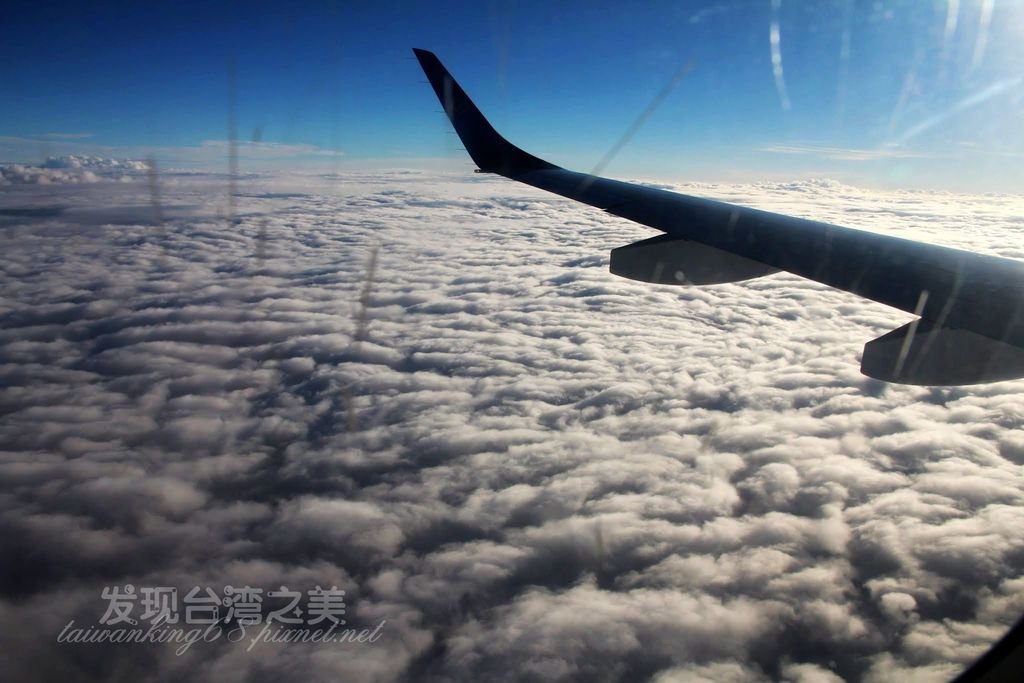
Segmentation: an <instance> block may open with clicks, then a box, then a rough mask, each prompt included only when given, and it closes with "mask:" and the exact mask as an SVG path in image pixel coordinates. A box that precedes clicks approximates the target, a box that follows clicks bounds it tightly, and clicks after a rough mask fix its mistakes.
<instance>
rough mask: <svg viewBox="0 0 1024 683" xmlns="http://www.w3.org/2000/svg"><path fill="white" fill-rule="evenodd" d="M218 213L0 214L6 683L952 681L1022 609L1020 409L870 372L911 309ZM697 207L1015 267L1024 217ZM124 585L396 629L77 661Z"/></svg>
mask: <svg viewBox="0 0 1024 683" xmlns="http://www.w3.org/2000/svg"><path fill="white" fill-rule="evenodd" d="M90 168H91V167H89V166H88V165H86V166H84V167H83V166H79V167H77V168H51V169H49V170H50V171H52V172H55V173H71V172H74V173H76V174H78V173H82V172H90V173H91V172H94V171H91V170H90ZM227 189H228V182H227V179H226V178H224V177H217V176H196V175H188V176H186V175H173V174H170V175H164V176H163V177H162V178H161V182H160V188H159V198H157V197H156V196H154V195H153V193H152V188H151V187H149V185H148V183H147V182H146V180H145V178H144V174H143V177H141V178H137V179H136V181H135V182H127V183H91V184H90V183H84V184H83V183H80V182H75V181H74V180H70V181H68V182H59V181H58V182H54V183H51V184H49V185H47V186H45V187H42V186H39V185H37V184H32V183H29V184H10V185H7V186H5V187H4V188H3V189H2V190H0V239H2V240H3V248H2V250H0V291H2V298H0V449H2V452H0V558H2V559H0V651H2V652H4V653H5V655H6V656H5V657H4V658H0V677H2V678H3V680H26V681H27V680H47V681H49V680H53V681H63V680H113V679H116V680H132V681H140V680H146V681H172V680H197V681H233V680H267V681H284V680H303V681H306V680H345V681H404V680H435V681H445V680H495V679H506V680H540V679H548V678H558V679H562V680H585V681H619V680H623V681H632V680H641V679H644V678H653V679H654V680H657V681H735V682H745V681H762V680H787V681H795V682H802V683H811V682H825V681H838V680H865V681H890V680H904V681H942V680H946V679H948V678H950V677H951V676H952V675H954V674H955V673H956V672H958V671H959V670H961V669H962V668H963V667H964V666H965V665H966V664H967V663H969V662H970V661H972V660H973V659H974V658H976V657H977V656H978V655H980V654H981V653H982V652H983V651H984V650H985V649H986V648H987V647H988V646H989V645H990V644H991V643H992V642H993V641H994V640H996V639H997V638H998V637H999V636H1000V635H1001V634H1002V633H1003V632H1004V631H1005V630H1006V629H1007V628H1008V627H1009V626H1010V625H1011V624H1012V623H1013V622H1014V621H1015V620H1016V619H1017V618H1019V617H1020V616H1021V614H1022V613H1024V574H1022V571H1021V568H1022V566H1024V505H1022V504H1024V477H1022V474H1024V471H1022V465H1024V432H1022V429H1021V428H1022V426H1024V394H1022V390H1024V382H1021V381H1017V382H1004V383H999V384H990V385H979V386H972V387H956V388H943V389H935V388H927V387H908V386H899V385H891V384H885V383H882V382H878V381H876V380H872V379H869V378H866V377H864V376H862V375H861V374H860V373H859V354H860V351H861V348H862V346H863V344H864V343H865V342H866V341H868V340H870V339H872V338H874V337H877V336H879V335H881V334H883V333H885V332H887V331H889V330H891V329H893V328H895V327H898V326H900V325H902V324H904V323H906V322H907V321H908V320H909V318H910V316H908V315H906V314H905V313H902V312H899V311H895V310H893V309H889V308H887V307H885V306H881V305H878V304H874V303H871V302H866V301H863V300H861V299H858V298H856V297H854V296H852V295H849V294H845V293H843V292H837V291H834V290H829V289H827V288H825V287H823V286H820V285H818V284H816V283H813V282H809V281H807V280H803V279H800V278H797V277H795V276H791V275H788V274H785V273H782V274H777V275H773V276H771V277H766V278H763V279H759V280H754V281H750V282H747V283H742V284H734V285H719V286H714V287H705V288H675V287H666V286H650V285H645V284H642V283H636V282H631V281H626V280H622V279H618V278H616V277H614V276H612V275H610V274H609V273H608V269H607V263H608V251H609V250H610V249H611V248H613V247H616V246H620V245H623V244H626V243H628V242H631V241H634V240H637V239H642V238H645V237H649V236H651V235H652V234H653V233H652V231H650V230H647V229H645V228H643V227H641V226H637V225H634V224H631V223H628V222H626V221H623V220H620V219H616V218H614V217H610V216H607V215H605V214H603V213H601V212H600V211H597V210H594V209H590V208H587V207H584V206H581V205H578V204H574V203H572V202H570V201H568V200H564V199H562V198H559V197H556V196H553V195H548V194H545V193H542V192H540V191H536V190H533V189H531V188H527V187H524V186H520V185H516V184H513V183H510V182H507V181H504V180H501V179H498V178H493V177H487V176H468V177H463V176H455V175H451V176H446V175H430V174H425V173H419V172H391V173H362V174H359V173H346V174H337V175H332V176H289V177H264V176H248V177H245V178H243V179H242V180H241V181H240V182H239V184H238V196H237V197H236V198H235V199H234V201H233V202H229V201H228V200H227ZM676 189H679V190H680V191H684V192H688V193H691V194H698V195H703V196H711V197H715V198H718V199H724V200H726V201H734V202H740V203H744V204H747V205H753V206H757V207H759V208H764V209H767V210H773V211H782V212H787V213H793V214H796V215H800V216H803V217H808V218H813V219H819V220H825V221H828V222H833V223H838V224H841V225H849V226H851V227H860V228H863V229H868V230H879V231H888V232H891V233H893V234H898V235H903V236H909V237H912V238H916V239H925V240H928V241H933V242H940V243H944V244H948V245H952V246H959V247H964V248H969V249H974V250H979V251H984V252H987V253H993V254H998V255H1003V256H1009V257H1016V258H1024V241H1022V239H1021V229H1022V228H1024V200H1022V198H1020V197H1010V196H963V195H955V194H944V193H926V192H880V191H867V190H861V189H857V188H852V187H849V186H845V185H840V184H837V183H834V182H829V181H820V182H812V181H800V182H793V183H774V184H763V185H735V186H726V185H698V184H690V185H681V186H678V187H677V188H676ZM126 584H132V585H133V586H174V587H177V588H178V590H179V593H180V594H181V595H184V594H185V593H186V592H187V591H188V590H190V589H191V588H192V587H193V586H197V585H198V586H212V587H214V588H215V589H217V590H220V589H221V588H222V587H224V586H226V585H233V586H242V585H249V586H257V587H262V588H263V589H265V590H271V589H275V588H277V587H280V586H283V585H284V586H288V587H289V588H293V589H299V590H303V591H305V590H310V589H313V588H314V587H315V586H325V587H326V586H336V587H338V588H339V589H344V590H345V591H346V603H347V606H348V614H347V618H348V621H349V625H352V626H356V627H364V626H366V627H373V626H374V625H376V624H379V623H380V622H381V621H382V620H383V621H384V622H385V624H384V626H383V628H382V631H381V633H382V635H381V637H380V638H379V640H377V641H376V642H373V643H344V644H336V645H328V644H313V643H292V644H285V643H277V644H261V645H260V646H259V647H254V648H252V649H247V647H246V644H245V643H242V642H239V643H228V642H226V641H225V639H220V640H218V641H216V642H212V643H197V644H196V645H195V647H192V648H190V649H189V650H188V651H187V652H185V653H183V654H181V655H178V654H176V652H175V649H174V647H173V646H171V645H167V644H147V645H142V644H111V643H107V644H83V643H58V642H57V636H58V634H59V633H60V632H61V630H62V628H64V626H65V625H66V624H67V623H68V622H69V620H71V619H74V620H75V621H76V622H77V623H80V624H93V625H95V624H96V622H97V620H98V619H99V617H100V616H101V615H102V614H103V610H104V606H105V602H104V601H103V600H102V599H101V592H102V590H103V588H104V587H109V586H124V585H126Z"/></svg>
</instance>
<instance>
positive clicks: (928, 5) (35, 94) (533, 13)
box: [0, 0, 1024, 192]
mask: <svg viewBox="0 0 1024 683" xmlns="http://www.w3.org/2000/svg"><path fill="white" fill-rule="evenodd" d="M773 37H774V39H773ZM411 47H424V48H427V49H430V50H433V51H434V52H436V53H437V54H438V56H439V57H440V58H441V59H442V61H444V62H445V64H446V65H447V66H448V67H449V69H450V70H451V71H452V72H453V74H454V75H455V77H456V78H457V79H459V81H460V82H461V83H462V85H463V86H464V87H465V88H466V90H467V91H468V92H469V93H470V95H471V96H472V97H473V98H474V99H475V100H476V101H477V103H478V104H479V105H480V107H481V108H482V109H483V111H484V112H485V114H487V115H488V116H489V117H490V118H491V120H492V122H493V123H494V124H495V126H496V127H497V128H498V129H499V130H500V131H502V133H504V134H505V136H506V137H508V138H510V139H511V140H513V141H514V142H516V143H517V144H519V145H520V146H522V147H524V148H526V149H528V150H530V151H532V152H534V153H537V154H540V155H543V156H546V157H548V158H550V159H551V160H552V161H554V162H556V163H559V164H562V165H565V166H568V167H572V168H576V169H579V170H591V169H593V168H594V167H595V165H596V164H597V163H598V162H599V161H600V160H601V158H602V157H603V156H604V155H605V154H606V153H607V152H608V150H609V149H611V148H612V146H613V145H614V144H615V143H616V141H618V140H619V138H620V137H621V136H622V135H623V133H624V132H625V131H626V130H627V129H628V128H629V127H630V125H631V124H632V123H633V122H634V121H635V120H636V118H637V117H638V116H639V115H640V113H641V112H642V111H643V110H644V109H645V108H646V107H647V106H648V104H649V103H650V102H651V101H652V99H653V98H655V96H656V95H657V94H658V93H659V92H660V91H662V90H663V89H664V88H665V87H666V84H668V83H669V82H670V81H672V79H673V76H674V75H675V74H677V73H678V72H679V70H680V69H687V70H686V73H685V75H684V76H683V77H682V78H680V79H679V80H678V83H677V84H676V86H675V87H674V88H673V89H672V90H671V92H670V93H669V95H668V96H667V97H666V98H665V99H664V100H663V101H662V102H661V104H660V106H659V107H658V108H657V109H656V111H654V113H653V114H652V115H651V116H650V117H649V118H648V119H647V120H646V121H645V123H644V125H643V126H642V127H641V128H640V130H639V132H638V133H637V134H636V135H635V136H634V137H633V138H632V139H631V140H630V141H629V143H628V144H627V145H625V147H624V148H623V149H622V151H621V153H619V154H618V155H617V156H616V157H615V158H614V159H612V160H611V162H610V163H609V164H608V165H607V167H606V168H605V170H604V172H605V174H607V175H612V176H619V177H630V176H634V177H635V176H645V177H661V178H673V179H680V180H702V179H706V180H740V181H751V180H761V179H772V180H778V179H788V178H797V177H807V176H815V177H833V178H838V179H840V180H845V181H848V182H855V183H860V184H866V185H888V186H892V185H896V186H907V187H944V188H949V189H964V190H978V189H991V190H994V191H1005V192H1021V191H1022V189H1021V188H1022V186H1024V185H1022V183H1024V171H1022V167H1024V132H1022V131H1021V126H1020V123H1019V122H1020V121H1022V120H1024V81H1022V75H1024V71H1022V69H1021V65H1022V64H1024V2H1008V1H1006V0H1002V1H1001V0H959V1H957V0H943V1H936V2H926V1H923V0H905V1H896V0H880V1H879V2H861V1H853V0H834V1H832V2H793V1H792V0H756V1H749V2H743V1H735V2H729V1H726V2H678V1H677V2H641V3H629V4H627V3H601V2H551V0H547V1H546V2H496V1H491V2H478V3H445V2H434V3H421V2H409V3H398V2H394V3H389V2H366V3H363V2H351V1H346V2H339V3H322V4H302V5H301V6H299V5H297V6H294V7H293V6H286V5H284V4H271V3H258V2H257V3H252V2H250V3H245V4H244V5H243V4H239V5H228V4H224V5H218V4H216V3H189V2H178V3H163V4H160V5H154V6H146V5H143V4H141V3H140V4H139V5H138V6H134V5H132V6H120V5H117V4H109V5H107V4H103V3H95V4H88V5H82V6H77V5H71V4H69V5H68V6H67V7H61V6H53V5H50V6H44V5H43V4H42V3H37V4H36V5H22V6H19V7H16V8H8V9H7V10H5V18H4V23H3V25H2V27H0V101H2V102H4V106H3V107H0V160H3V161H17V162H33V161H40V160H41V159H42V158H44V157H45V156H47V155H51V154H54V155H56V154H66V153H76V152H78V153H94V154H104V155H110V156H122V157H140V156H145V155H146V154H154V155H155V156H156V157H157V159H159V160H160V161H161V162H162V163H163V164H164V165H165V166H190V165H191V166H204V165H205V166H207V167H211V166H212V167H217V166H218V165H220V166H223V165H224V163H225V162H224V150H225V147H224V144H223V141H224V140H225V139H226V138H227V120H228V114H227V111H228V85H227V83H228V73H229V64H234V65H235V66H234V69H235V73H236V83H237V121H238V131H239V138H240V139H241V140H245V141H252V140H254V139H256V140H259V142H260V144H258V145H254V144H249V145H247V146H246V148H245V149H243V152H242V164H243V168H245V167H251V168H256V167H259V166H266V165H273V166H275V167H291V166H294V167H297V168H320V167H330V168H332V169H333V168H337V169H340V170H344V169H346V168H366V167H395V166H403V167H410V166H413V167H415V166H419V167H425V168H429V167H446V168H454V169H457V168H466V169H469V168H471V166H470V164H469V162H468V159H467V158H466V157H465V155H464V154H463V153H462V152H461V151H460V150H459V149H458V148H459V144H458V142H457V141H456V140H455V139H454V137H453V136H452V135H450V134H449V132H448V131H449V128H448V127H447V125H446V123H445V122H444V121H443V120H442V117H441V115H440V114H439V113H438V106H437V103H436V101H435V100H434V97H433V94H432V92H431V91H430V88H429V87H428V86H427V85H426V83H425V82H424V79H423V77H422V74H421V73H420V72H419V69H418V66H417V64H416V62H415V61H414V59H413V58H412V55H411V52H410V50H409V48H411Z"/></svg>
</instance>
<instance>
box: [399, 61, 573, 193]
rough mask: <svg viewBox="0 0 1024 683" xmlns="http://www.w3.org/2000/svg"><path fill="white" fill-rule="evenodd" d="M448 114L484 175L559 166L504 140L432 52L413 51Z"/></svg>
mask: <svg viewBox="0 0 1024 683" xmlns="http://www.w3.org/2000/svg"><path fill="white" fill-rule="evenodd" d="M413 53H414V54H415V55H416V59H418V60H419V62H420V66H421V67H423V72H424V73H425V74H426V75H427V79H429V80H430V85H431V87H433V88H434V92H435V93H436V94H437V99H439V100H441V106H442V107H444V112H445V114H447V115H448V118H449V119H450V120H451V122H452V125H453V126H454V127H455V132H456V133H458V135H459V138H461V139H462V144H464V145H465V146H466V151H467V152H469V156H471V157H472V158H473V161H475V162H476V165H477V166H478V167H479V168H480V170H481V171H485V172H488V173H497V174H499V175H503V176H505V177H508V178H513V177H515V176H517V175H519V174H522V173H527V172H529V171H540V170H545V169H557V168H558V166H555V165H554V164H551V163H548V162H547V161H544V160H543V159H539V158H537V157H535V156H533V155H532V154H529V153H527V152H524V151H523V150H521V149H519V148H518V147H516V146H515V145H513V144H512V143H511V142H509V141H508V140H506V139H505V138H503V137H501V135H499V134H498V131H496V130H494V127H493V126H492V125H491V124H490V123H489V122H488V121H487V119H486V118H484V115H483V114H481V113H480V110H479V109H477V108H476V105H475V104H473V100H471V99H469V95H467V94H466V91H465V90H463V89H462V88H461V87H460V86H459V84H458V83H457V82H456V81H455V79H454V78H452V75H451V74H450V73H448V70H447V69H445V68H444V65H443V64H441V60H439V59H438V58H437V57H436V56H435V55H434V53H433V52H428V51H427V50H420V49H417V48H413Z"/></svg>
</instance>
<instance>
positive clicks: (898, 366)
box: [860, 320, 1024, 386]
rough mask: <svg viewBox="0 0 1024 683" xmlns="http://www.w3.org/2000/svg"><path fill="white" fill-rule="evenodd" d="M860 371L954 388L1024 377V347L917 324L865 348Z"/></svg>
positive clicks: (923, 322)
mask: <svg viewBox="0 0 1024 683" xmlns="http://www.w3.org/2000/svg"><path fill="white" fill-rule="evenodd" d="M860 371H861V372H863V373H864V374H865V375H867V376H868V377H874V378H876V379H880V380H884V381H886V382H900V383H902V384H924V385H935V386H951V385H957V384H977V383H981V382H998V381H1000V380H1004V379H1014V378H1017V377H1021V376H1024V349H1021V348H1020V347H1018V346H1014V345H1012V344H1007V343H1006V342H1003V341H999V340H998V339H990V338H989V337H986V336H984V335H981V334H978V333H977V332H971V331H970V330H965V329H957V328H951V327H939V326H936V325H934V323H932V322H931V321H928V320H915V321H913V322H910V323H907V324H906V325H904V326H903V327H900V328H898V329H895V330H893V331H892V332H889V333H888V334H885V335H883V336H881V337H879V338H878V339H874V340H872V341H870V342H868V343H867V344H865V345H864V356H863V358H862V359H861V366H860Z"/></svg>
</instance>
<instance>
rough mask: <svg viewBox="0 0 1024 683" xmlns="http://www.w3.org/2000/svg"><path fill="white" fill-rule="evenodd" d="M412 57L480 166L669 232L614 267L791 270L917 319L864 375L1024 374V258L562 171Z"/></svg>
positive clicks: (955, 377) (939, 381)
mask: <svg viewBox="0 0 1024 683" xmlns="http://www.w3.org/2000/svg"><path fill="white" fill-rule="evenodd" d="M413 52H414V53H415V54H416V58H417V59H418V60H419V63H420V66H422V67H423V71H424V72H425V73H426V75H427V79H428V80H429V81H430V85H431V86H432V87H433V89H434V92H435V93H436V94H437V97H438V99H439V100H440V101H441V104H442V106H443V107H444V110H445V113H446V114H447V115H448V118H449V119H450V121H451V123H452V125H453V126H454V127H455V132H456V133H458V135H459V137H460V138H461V139H462V142H463V144H464V145H465V147H466V151H467V152H468V153H469V156H470V157H472V158H473V161H474V162H476V165H477V166H478V167H479V170H480V171H481V172H485V173H497V174H499V175H502V176H505V177H506V178H509V179H511V180H515V181H518V182H521V183H526V184H527V185H532V186H534V187H537V188H540V189H542V190H547V191H549V192H554V193H556V194H559V195H562V196H563V197H568V198H570V199H574V200H576V201H579V202H583V203H584V204H589V205H591V206H594V207H597V208H599V209H603V210H604V211H606V212H607V213H610V214H612V215H614V216H620V217H622V218H626V219H629V220H631V221H635V222H637V223H641V224H643V225H647V226H650V227H652V228H656V229H658V230H661V231H662V232H663V233H665V234H663V235H659V236H657V237H653V238H651V239H647V240H642V241H640V242H636V243H633V244H629V245H626V246H622V247H619V248H617V249H613V250H612V252H611V265H610V269H611V272H612V273H614V274H616V275H621V276H623V277H627V278H630V279H634V280H640V281H643V282H653V283H658V284H672V285H706V284H717V283H722V282H736V281H740V280H746V279H750V278H755V277H760V276H762V275H768V274H771V273H775V272H778V271H780V270H785V271H787V272H790V273H794V274H796V275H800V276H802V277H806V278H809V279H811V280H815V281H817V282H821V283H823V284H826V285H829V286H830V287H835V288H837V289H842V290H845V291H847V292H852V293H854V294H857V295H859V296H862V297H865V298H867V299H871V300H873V301H878V302H881V303H883V304H887V305H889V306H893V307H895V308H898V309H900V310H902V311H906V312H908V313H911V314H913V315H914V319H913V320H912V321H911V322H909V323H907V324H906V325H904V326H903V327H900V328H898V329H896V330H893V331H892V332H889V333H888V334H885V335H883V336H881V337H879V338H878V339H875V340H873V341H870V342H868V343H867V344H866V345H865V347H864V354H863V357H862V361H861V372H863V373H864V374H865V375H868V376H870V377H875V378H877V379H881V380H885V381H888V382H900V383H904V384H924V385H956V384H973V383H979V382H994V381H998V380H1004V379H1013V378H1017V377H1024V318H1022V316H1024V263H1021V262H1019V261H1014V260H1011V259H1004V258H998V257H995V256H986V255H982V254H975V253H972V252H968V251H962V250H959V249H951V248H948V247H940V246H936V245H932V244H925V243H923V242H915V241H913V240H906V239H900V238H897V237H891V236H888V235H879V234H875V233H870V232H865V231H862V230H854V229H851V228H844V227H840V226H837V225H830V224H828V223H819V222H817V221H810V220H805V219H802V218H795V217H792V216H785V215H781V214H775V213H769V212H767V211H759V210H757V209H750V208H745V207H742V206H736V205H733V204H726V203H724V202H718V201H713V200H710V199H702V198H699V197H691V196H687V195H683V194H677V193H675V192H668V191H665V190H659V189H656V188H651V187H644V186H641V185H635V184H632V183H625V182H621V181H618V180H610V179H608V178H600V177H597V176H593V175H589V174H586V173H578V172H576V171H570V170H567V169H564V168H561V167H559V166H555V165H554V164H552V163H550V162H548V161H545V160H543V159H540V158H538V157H535V156H533V155H532V154H529V153H527V152H524V151H523V150H521V149H519V148H518V147H516V146H515V145H513V144H512V143H510V142H508V141H507V140H505V138H503V137H502V136H501V135H500V134H499V133H498V132H497V131H496V130H495V129H494V128H493V127H492V126H491V124H490V123H489V122H488V121H487V119H486V118H484V116H483V114H481V113H480V110H479V109H477V107H476V105H475V104H473V102H472V100H470V99H469V96H468V95H466V92H465V91H464V90H463V89H462V88H461V87H460V86H459V84H458V83H457V82H456V81H455V79H454V78H452V76H451V74H450V73H448V70H447V69H445V67H444V65H442V64H441V62H440V60H438V58H437V57H436V56H435V55H434V54H433V53H431V52H428V51H426V50H419V49H414V50H413Z"/></svg>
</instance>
